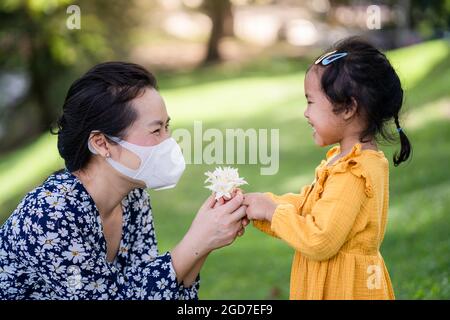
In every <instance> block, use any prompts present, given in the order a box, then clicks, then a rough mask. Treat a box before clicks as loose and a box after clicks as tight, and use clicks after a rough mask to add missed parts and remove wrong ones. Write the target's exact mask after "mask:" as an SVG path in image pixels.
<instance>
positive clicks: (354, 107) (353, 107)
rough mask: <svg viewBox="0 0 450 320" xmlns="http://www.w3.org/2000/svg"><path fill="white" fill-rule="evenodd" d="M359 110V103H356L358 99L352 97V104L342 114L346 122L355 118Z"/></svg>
mask: <svg viewBox="0 0 450 320" xmlns="http://www.w3.org/2000/svg"><path fill="white" fill-rule="evenodd" d="M357 110H358V102H356V99H355V98H353V97H352V101H351V103H350V104H349V105H348V106H347V108H345V110H344V112H343V114H342V116H343V118H344V120H345V121H347V120H350V119H351V118H353V116H354V115H355V114H356V111H357Z"/></svg>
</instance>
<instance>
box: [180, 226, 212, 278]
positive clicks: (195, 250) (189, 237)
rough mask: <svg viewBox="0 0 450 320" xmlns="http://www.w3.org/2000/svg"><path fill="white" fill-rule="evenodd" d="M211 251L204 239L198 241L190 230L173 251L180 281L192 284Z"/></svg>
mask: <svg viewBox="0 0 450 320" xmlns="http://www.w3.org/2000/svg"><path fill="white" fill-rule="evenodd" d="M209 252H210V250H209V249H208V248H207V247H206V246H205V244H204V243H202V241H198V240H197V239H196V237H195V236H194V235H193V234H192V233H190V232H188V233H187V234H186V235H185V237H184V238H183V240H181V241H180V242H179V243H178V244H177V245H176V246H175V247H174V248H173V249H172V251H171V256H172V264H173V267H174V269H175V272H176V274H177V280H178V283H182V282H183V283H184V284H185V285H189V284H192V283H193V282H194V281H195V278H196V277H197V274H198V273H199V271H200V269H201V267H202V266H203V263H204V261H205V259H206V257H207V256H208V254H209ZM192 278H193V279H192Z"/></svg>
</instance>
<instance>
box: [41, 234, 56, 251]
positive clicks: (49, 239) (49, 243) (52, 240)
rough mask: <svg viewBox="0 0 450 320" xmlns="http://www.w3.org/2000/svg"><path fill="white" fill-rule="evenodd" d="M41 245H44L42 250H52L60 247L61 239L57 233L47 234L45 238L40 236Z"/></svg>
mask: <svg viewBox="0 0 450 320" xmlns="http://www.w3.org/2000/svg"><path fill="white" fill-rule="evenodd" d="M38 241H39V244H40V245H42V249H44V250H46V249H52V248H53V246H55V245H58V243H59V238H58V234H57V233H55V232H47V233H46V234H45V236H39V238H38Z"/></svg>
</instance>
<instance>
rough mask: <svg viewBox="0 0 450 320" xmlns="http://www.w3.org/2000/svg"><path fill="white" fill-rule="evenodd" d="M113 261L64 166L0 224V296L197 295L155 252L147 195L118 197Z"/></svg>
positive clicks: (84, 196) (88, 202) (166, 257)
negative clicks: (118, 220) (119, 235)
mask: <svg viewBox="0 0 450 320" xmlns="http://www.w3.org/2000/svg"><path fill="white" fill-rule="evenodd" d="M122 207H123V233H122V239H121V243H120V249H119V252H118V254H117V256H116V259H115V260H114V261H113V262H108V261H107V260H106V240H105V238H104V236H103V228H102V223H101V219H100V215H99V213H98V210H97V208H96V206H95V203H94V201H93V199H92V198H91V196H90V195H89V193H88V192H87V191H86V189H85V188H84V187H83V185H82V184H81V182H80V181H79V180H78V179H77V178H76V177H75V176H74V175H72V174H71V173H70V172H69V171H67V170H65V171H63V172H62V173H59V174H53V175H51V176H50V177H49V178H48V179H47V180H46V181H45V182H44V183H43V184H42V185H41V186H39V187H38V188H36V189H35V190H33V191H31V192H30V193H29V194H28V195H27V196H26V197H25V198H24V199H23V201H22V202H21V203H20V204H19V206H18V207H17V209H16V210H15V211H14V212H13V214H12V215H11V216H10V217H9V219H8V220H7V221H6V222H5V224H4V225H3V226H2V227H1V229H0V299H197V298H198V289H199V277H197V280H196V282H195V283H194V285H192V287H190V288H185V287H183V285H179V284H178V282H177V279H176V274H175V271H174V269H173V265H172V261H171V256H170V253H169V252H166V253H165V254H162V255H158V248H157V243H156V238H155V231H154V227H153V217H152V212H151V207H150V203H149V198H148V194H147V192H146V191H145V190H144V189H135V190H133V191H132V192H130V194H129V195H128V196H127V197H126V198H125V199H124V200H123V201H122Z"/></svg>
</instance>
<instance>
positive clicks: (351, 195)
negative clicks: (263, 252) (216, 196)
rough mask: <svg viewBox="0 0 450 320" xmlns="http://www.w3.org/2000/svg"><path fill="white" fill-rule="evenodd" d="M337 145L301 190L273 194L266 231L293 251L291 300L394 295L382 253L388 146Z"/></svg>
mask: <svg viewBox="0 0 450 320" xmlns="http://www.w3.org/2000/svg"><path fill="white" fill-rule="evenodd" d="M339 152H340V149H339V147H334V148H332V149H330V150H329V151H328V153H327V161H325V160H323V161H322V163H321V164H320V165H319V166H318V167H317V168H316V177H315V181H314V183H312V184H311V185H307V186H305V187H303V189H302V191H301V193H300V194H293V193H288V194H285V195H283V196H276V195H273V194H271V193H268V195H269V196H270V197H271V198H272V199H273V200H274V201H275V202H276V203H277V204H278V206H277V208H276V210H275V213H274V215H273V218H272V222H268V221H254V222H253V224H254V226H255V227H257V228H258V229H260V230H261V231H263V232H265V233H267V234H269V235H271V236H274V237H277V238H280V239H282V240H284V241H285V242H287V243H288V244H289V245H290V246H291V247H292V248H294V249H295V255H294V259H293V262H292V270H291V284H290V299H395V297H394V292H393V289H392V285H391V281H390V278H389V274H388V271H387V269H386V266H385V264H384V261H383V258H382V256H381V254H380V245H381V242H382V241H383V237H384V234H385V230H386V222H387V213H388V204H389V164H388V161H387V159H386V158H385V156H384V154H383V152H382V151H374V150H362V149H361V145H360V144H356V145H355V146H354V147H353V148H352V151H351V152H350V153H349V154H348V155H346V156H345V157H342V158H341V159H339V160H338V161H336V163H334V164H333V165H330V166H328V162H329V161H330V160H331V158H332V157H333V156H335V155H337V154H339Z"/></svg>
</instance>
